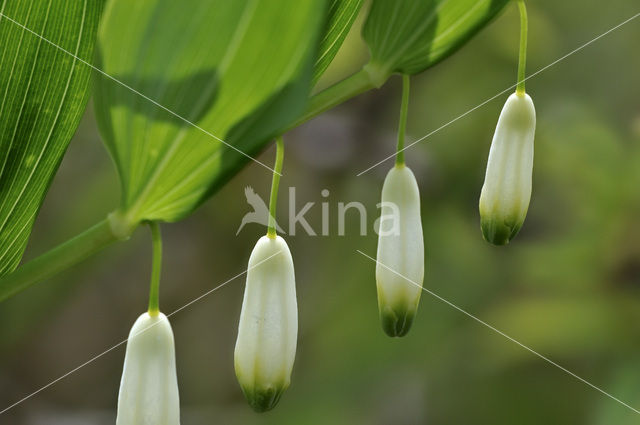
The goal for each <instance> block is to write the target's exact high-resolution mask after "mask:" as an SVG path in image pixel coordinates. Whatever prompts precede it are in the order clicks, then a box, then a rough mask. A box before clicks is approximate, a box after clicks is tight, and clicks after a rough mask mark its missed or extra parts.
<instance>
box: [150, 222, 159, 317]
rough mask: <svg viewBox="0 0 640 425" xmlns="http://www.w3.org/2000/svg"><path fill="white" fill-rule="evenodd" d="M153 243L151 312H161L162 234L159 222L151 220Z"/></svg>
mask: <svg viewBox="0 0 640 425" xmlns="http://www.w3.org/2000/svg"><path fill="white" fill-rule="evenodd" d="M149 228H150V229H151V239H152V244H153V260H152V261H153V262H152V266H151V267H152V268H151V285H150V287H149V314H150V315H152V316H153V315H157V314H158V313H159V312H160V272H161V270H162V236H161V234H160V226H159V225H158V223H157V222H155V221H151V222H149Z"/></svg>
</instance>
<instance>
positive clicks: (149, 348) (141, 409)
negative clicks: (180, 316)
mask: <svg viewBox="0 0 640 425" xmlns="http://www.w3.org/2000/svg"><path fill="white" fill-rule="evenodd" d="M179 424H180V400H179V396H178V378H177V375H176V356H175V348H174V341H173V331H172V330H171V325H170V324H169V320H168V319H167V317H166V316H165V315H164V314H162V313H157V314H153V315H150V314H149V313H144V314H142V315H141V316H140V317H138V320H136V322H135V324H134V325H133V327H132V328H131V332H130V333H129V339H128V341H127V352H126V354H125V358H124V369H123V372H122V380H121V382H120V394H119V396H118V417H117V419H116V425H179Z"/></svg>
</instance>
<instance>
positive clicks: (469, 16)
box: [363, 0, 510, 78]
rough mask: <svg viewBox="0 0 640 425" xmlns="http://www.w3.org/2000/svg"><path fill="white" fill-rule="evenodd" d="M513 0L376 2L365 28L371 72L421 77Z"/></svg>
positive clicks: (364, 35) (379, 0) (376, 0)
mask: <svg viewBox="0 0 640 425" xmlns="http://www.w3.org/2000/svg"><path fill="white" fill-rule="evenodd" d="M509 1H510V0H374V1H373V4H372V5H371V11H370V12H369V16H368V18H367V22H366V23H365V26H364V29H363V37H364V39H365V41H366V42H367V44H368V45H369V49H370V50H371V67H372V69H377V72H379V73H380V74H382V76H381V78H386V77H387V76H388V75H389V74H391V73H393V72H400V73H403V74H417V73H419V72H422V71H424V70H425V69H427V68H429V67H431V66H433V65H435V64H437V63H438V62H440V61H441V60H443V59H445V58H446V57H447V56H449V55H451V54H452V53H454V52H455V51H456V50H457V49H458V48H459V47H461V46H462V45H463V44H464V43H465V42H466V41H468V40H469V39H470V38H471V37H473V36H474V35H475V34H476V33H477V32H478V31H479V30H480V29H482V28H483V27H484V26H485V25H487V24H488V23H489V22H490V21H491V19H493V18H494V17H495V16H496V15H497V14H498V13H499V12H500V11H501V10H502V9H503V8H504V7H505V6H506V5H507V4H508V3H509Z"/></svg>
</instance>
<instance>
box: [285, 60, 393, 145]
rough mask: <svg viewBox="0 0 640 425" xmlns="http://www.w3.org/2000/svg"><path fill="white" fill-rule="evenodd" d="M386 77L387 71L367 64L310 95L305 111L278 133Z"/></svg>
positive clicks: (357, 93) (384, 80)
mask: <svg viewBox="0 0 640 425" xmlns="http://www.w3.org/2000/svg"><path fill="white" fill-rule="evenodd" d="M388 78H389V73H387V72H384V71H382V70H379V69H378V67H376V66H375V65H373V64H369V65H367V66H365V67H364V68H362V69H361V70H360V71H358V72H356V73H355V74H353V75H351V76H349V77H347V78H345V79H344V80H342V81H340V82H338V83H336V84H334V85H332V86H331V87H328V88H326V89H324V90H322V91H321V92H319V93H316V94H315V95H313V96H311V99H309V104H308V106H307V109H306V111H305V112H304V113H303V114H302V115H301V116H300V117H298V118H296V120H295V121H293V122H292V123H290V124H288V125H287V126H286V127H285V128H283V129H282V130H281V131H280V134H284V133H286V132H287V131H288V130H291V129H293V128H295V127H297V126H299V125H300V124H302V123H304V122H307V121H309V120H310V119H311V118H313V117H315V116H317V115H320V114H321V113H323V112H324V111H326V110H328V109H331V108H333V107H334V106H337V105H340V104H341V103H343V102H346V101H347V100H349V99H351V98H352V97H355V96H357V95H359V94H362V93H364V92H366V91H369V90H371V89H373V88H378V87H380V86H382V84H384V83H385V82H386V81H387V79H388Z"/></svg>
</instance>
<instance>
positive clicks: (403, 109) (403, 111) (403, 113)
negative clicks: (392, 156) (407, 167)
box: [396, 74, 409, 167]
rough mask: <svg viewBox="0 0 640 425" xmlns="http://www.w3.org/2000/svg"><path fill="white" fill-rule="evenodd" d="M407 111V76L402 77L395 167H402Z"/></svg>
mask: <svg viewBox="0 0 640 425" xmlns="http://www.w3.org/2000/svg"><path fill="white" fill-rule="evenodd" d="M408 111H409V76H408V75H407V74H403V75H402V102H401V104H400V123H399V124H398V145H397V146H396V167H401V166H403V165H404V135H405V132H406V130H407V113H408Z"/></svg>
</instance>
